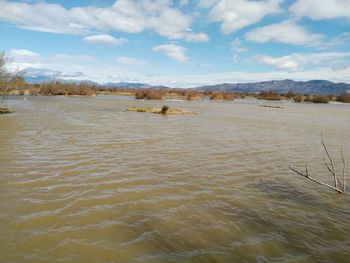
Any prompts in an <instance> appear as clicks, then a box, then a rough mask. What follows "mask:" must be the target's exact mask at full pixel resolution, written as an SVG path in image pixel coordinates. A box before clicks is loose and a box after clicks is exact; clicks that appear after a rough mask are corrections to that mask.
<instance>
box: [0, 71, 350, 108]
mask: <svg viewBox="0 0 350 263" xmlns="http://www.w3.org/2000/svg"><path fill="white" fill-rule="evenodd" d="M1 94H7V95H25V96H38V95H44V96H86V97H94V96H97V95H121V96H134V97H135V99H139V100H164V99H181V100H188V101H197V100H201V99H203V98H209V99H210V100H213V101H232V100H235V99H243V98H247V97H248V98H256V99H258V100H267V101H281V100H293V101H294V102H295V103H329V102H331V101H338V102H343V103H350V94H349V93H346V94H342V95H340V96H335V95H308V94H297V93H293V92H288V93H276V92H273V91H262V92H259V93H243V92H226V91H219V90H216V91H199V90H195V89H179V88H119V87H101V86H97V85H91V84H88V83H78V84H77V83H62V82H58V81H51V82H46V83H42V84H30V83H27V82H25V80H24V78H22V77H16V78H14V79H12V80H11V81H9V82H7V83H4V82H2V83H0V95H1Z"/></svg>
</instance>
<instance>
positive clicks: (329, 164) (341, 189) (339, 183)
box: [289, 134, 346, 194]
mask: <svg viewBox="0 0 350 263" xmlns="http://www.w3.org/2000/svg"><path fill="white" fill-rule="evenodd" d="M321 144H322V150H321V151H316V152H315V153H314V154H313V155H311V156H310V158H309V159H308V160H307V161H306V163H305V171H304V172H302V171H299V170H297V169H295V168H292V167H291V166H289V169H290V170H292V171H293V172H295V173H297V174H299V175H301V176H303V177H305V178H306V179H308V180H310V181H313V182H315V183H318V184H320V185H323V186H326V187H328V188H330V189H333V190H335V191H337V192H338V193H343V194H344V193H345V192H346V182H345V158H344V152H343V146H342V147H341V150H340V154H341V160H342V164H343V165H342V178H341V179H339V178H338V175H337V170H336V167H335V163H334V161H333V159H332V157H331V155H330V153H329V150H328V148H327V146H326V144H325V142H324V138H323V134H322V136H321ZM321 152H323V162H324V165H325V167H326V168H327V170H328V172H329V173H330V175H331V176H332V177H333V183H334V185H330V184H327V183H324V182H322V181H320V180H318V179H315V178H314V177H311V176H310V173H309V164H310V161H311V160H312V159H313V158H314V157H315V156H317V155H318V154H320V153H321Z"/></svg>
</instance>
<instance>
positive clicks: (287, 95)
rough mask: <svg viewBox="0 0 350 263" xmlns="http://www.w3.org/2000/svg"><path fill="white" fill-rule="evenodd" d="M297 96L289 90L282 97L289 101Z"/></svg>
mask: <svg viewBox="0 0 350 263" xmlns="http://www.w3.org/2000/svg"><path fill="white" fill-rule="evenodd" d="M296 96H297V94H295V93H294V92H293V91H291V90H289V91H288V92H287V93H286V94H284V97H285V98H286V99H291V98H293V99H294V97H296Z"/></svg>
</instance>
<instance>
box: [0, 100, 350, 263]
mask: <svg viewBox="0 0 350 263" xmlns="http://www.w3.org/2000/svg"><path fill="white" fill-rule="evenodd" d="M8 104H9V105H11V106H12V107H13V108H14V109H15V110H16V112H15V113H13V114H8V115H2V116H0V262H33V263H34V262H35V263H38V262H83V263H89V262H320V261H323V262H326V261H327V262H350V202H349V201H350V198H349V195H341V194H337V193H335V192H332V191H331V190H327V189H325V188H323V187H322V186H319V185H317V184H314V183H312V182H308V181H306V180H305V179H304V178H301V177H298V176H297V175H295V174H293V173H292V172H291V171H290V170H289V169H288V166H289V165H290V164H291V165H295V166H297V167H302V166H303V165H304V161H305V159H306V158H307V157H308V156H310V155H311V154H312V153H313V152H314V150H315V148H316V146H317V145H319V143H320V134H321V132H324V134H325V138H326V142H327V144H328V145H329V148H330V151H331V153H332V155H333V156H334V158H335V160H336V163H337V165H338V167H341V163H340V155H339V150H340V146H341V145H342V144H344V152H345V158H346V159H347V161H348V167H347V173H348V174H349V175H350V169H349V167H350V163H349V162H350V144H349V131H350V106H349V105H314V104H293V103H290V102H282V104H283V105H284V108H283V109H275V108H263V107H259V106H258V104H259V102H257V101H255V100H249V99H248V100H241V101H240V100H237V101H234V102H218V103H216V102H211V101H200V102H181V101H176V102H175V101H167V102H159V101H150V102H142V101H135V100H134V99H132V98H128V97H115V96H110V97H108V96H105V97H104V96H100V97H96V98H72V97H29V98H28V100H27V101H24V100H23V97H12V98H10V99H9V101H8ZM163 104H168V105H169V106H176V107H182V108H186V109H189V110H191V111H194V112H196V113H198V114H197V115H183V116H162V115H158V114H151V113H135V112H126V111H125V110H126V109H127V108H128V107H133V106H144V105H147V106H152V107H159V106H161V105H163ZM321 157H322V156H321ZM321 157H320V158H321ZM321 161H322V160H321V159H320V160H318V159H315V161H314V163H313V164H312V165H311V167H310V169H311V171H312V174H313V175H314V176H315V177H317V178H320V179H323V180H325V181H327V182H330V183H331V181H332V180H331V177H330V176H329V175H328V174H327V171H326V170H325V169H324V168H323V167H322V165H320V163H321ZM348 180H349V181H350V177H349V178H348ZM349 190H350V186H349Z"/></svg>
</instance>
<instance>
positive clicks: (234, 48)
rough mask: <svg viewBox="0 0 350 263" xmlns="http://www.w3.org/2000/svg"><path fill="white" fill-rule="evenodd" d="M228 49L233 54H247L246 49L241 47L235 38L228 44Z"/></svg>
mask: <svg viewBox="0 0 350 263" xmlns="http://www.w3.org/2000/svg"><path fill="white" fill-rule="evenodd" d="M230 48H231V50H232V51H233V52H239V53H240V52H247V51H248V49H247V48H245V47H243V45H242V41H241V40H240V39H239V38H238V37H237V38H235V39H234V40H232V41H231V43H230Z"/></svg>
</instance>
